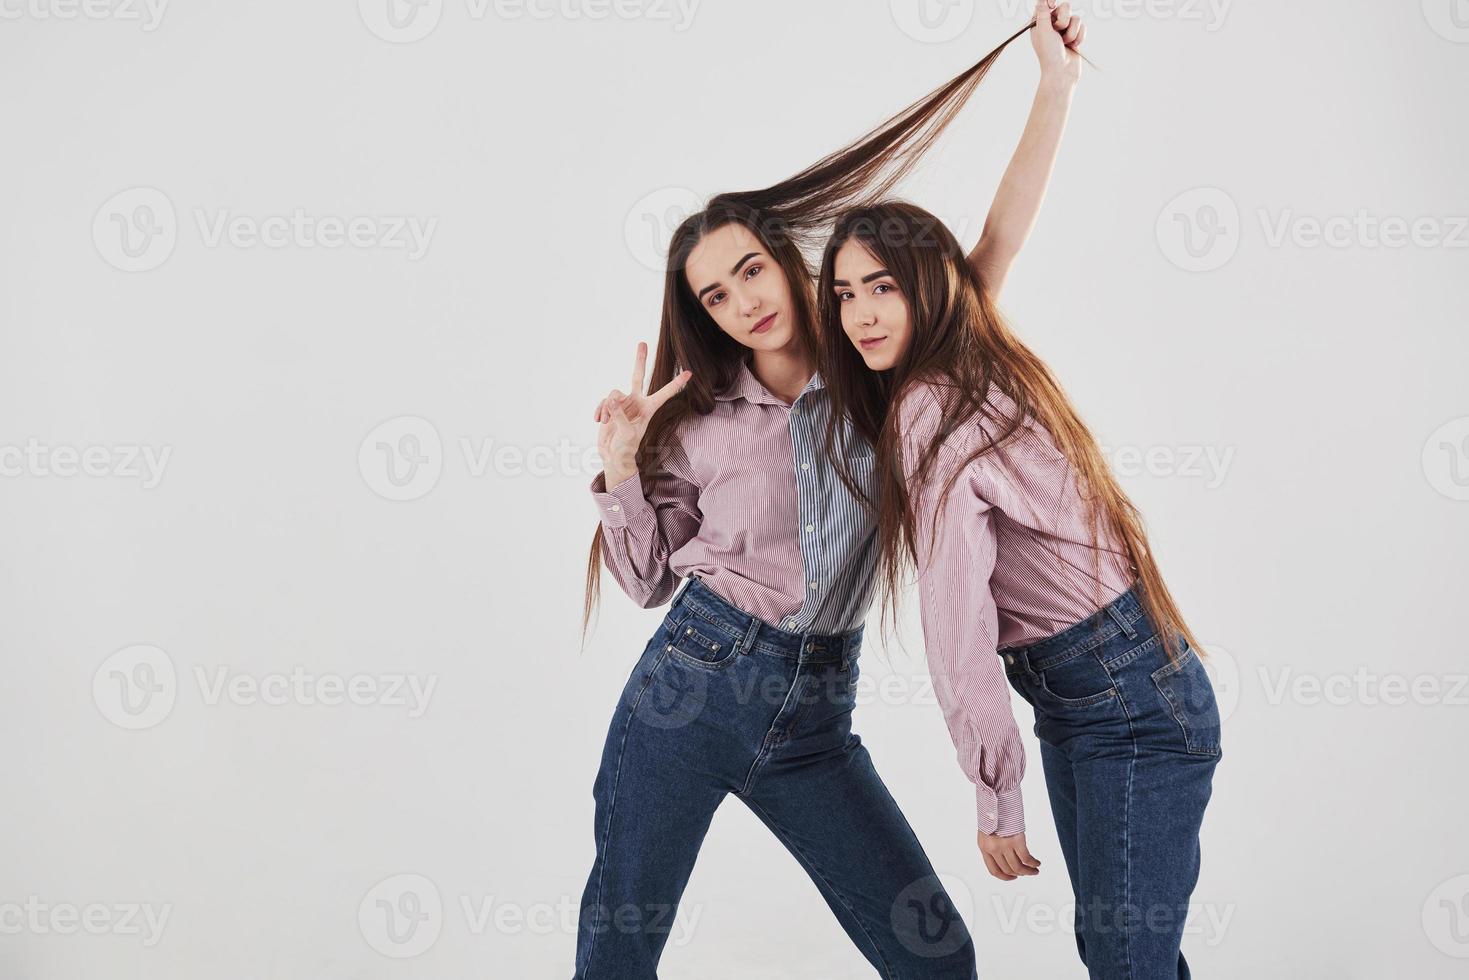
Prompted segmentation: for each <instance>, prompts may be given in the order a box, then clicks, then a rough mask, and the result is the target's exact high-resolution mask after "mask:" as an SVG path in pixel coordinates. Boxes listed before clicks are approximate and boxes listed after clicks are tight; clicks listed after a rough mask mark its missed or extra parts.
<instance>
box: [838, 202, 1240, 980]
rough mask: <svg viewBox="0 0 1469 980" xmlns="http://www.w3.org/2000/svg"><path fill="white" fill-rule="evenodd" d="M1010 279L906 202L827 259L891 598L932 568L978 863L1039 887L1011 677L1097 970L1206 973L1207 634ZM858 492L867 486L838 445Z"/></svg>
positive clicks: (1214, 738) (941, 658)
mask: <svg viewBox="0 0 1469 980" xmlns="http://www.w3.org/2000/svg"><path fill="white" fill-rule="evenodd" d="M1002 278H1003V272H1002V271H996V270H995V269H994V268H993V267H992V266H991V265H989V264H988V263H987V262H986V259H985V255H984V253H983V250H976V252H975V253H974V254H971V255H969V256H966V255H965V254H964V252H963V250H962V249H961V248H960V247H959V244H958V242H956V241H955V240H954V236H953V235H952V234H950V233H949V231H948V229H947V228H945V227H944V225H943V223H942V222H940V221H939V220H938V219H937V218H935V217H934V216H933V215H931V214H929V213H928V212H926V211H923V210H922V209H920V208H917V207H914V206H912V205H909V204H903V203H883V204H878V205H875V206H870V207H863V208H858V209H855V210H853V211H851V212H849V213H848V214H846V215H844V216H843V217H842V218H841V220H840V221H839V222H838V223H837V227H836V231H835V233H834V235H833V237H832V239H831V241H830V242H829V243H828V246H827V249H826V252H825V255H824V257H823V262H822V268H821V282H820V286H819V290H820V293H819V295H820V302H821V328H822V336H823V342H824V345H825V346H824V360H823V365H822V370H823V374H824V376H825V379H826V384H827V389H828V392H829V397H830V401H831V406H832V413H833V426H831V427H829V430H830V431H828V433H827V434H826V436H825V440H826V441H827V444H830V442H831V440H832V438H833V433H834V432H835V431H837V429H836V425H837V424H838V423H840V424H841V425H847V424H850V425H851V426H853V427H854V428H855V429H856V431H857V433H858V434H859V435H860V436H861V437H863V438H865V439H866V440H868V441H869V442H871V443H872V444H873V445H875V446H876V447H877V459H879V460H882V461H883V465H882V466H881V467H880V471H879V497H880V506H879V514H878V538H879V542H880V545H879V547H880V551H881V565H882V576H883V579H884V582H885V599H886V601H885V605H886V606H887V607H888V608H889V610H891V608H892V603H893V602H894V601H895V596H896V592H897V587H898V582H899V579H900V577H901V573H902V572H903V571H904V570H905V569H906V568H907V566H908V564H909V562H911V563H913V564H915V565H916V567H917V572H918V590H919V597H920V604H921V611H922V618H923V633H924V640H925V644H926V648H927V652H928V657H929V663H930V670H931V672H932V674H933V676H934V680H935V690H936V692H937V694H938V697H939V702H940V704H941V706H942V708H943V711H944V715H945V719H946V721H947V723H948V727H949V732H950V734H951V735H952V737H953V740H954V743H955V745H956V747H957V748H958V753H959V761H960V764H961V766H962V768H963V770H964V772H965V774H966V775H967V776H968V777H969V779H970V780H971V781H972V782H973V783H974V784H975V790H976V798H977V820H978V824H979V837H978V840H979V849H980V852H981V853H982V854H983V856H984V861H985V865H986V867H987V868H988V869H989V871H990V873H991V874H992V875H994V876H995V877H997V878H1001V879H1004V880H1014V879H1015V878H1016V877H1018V876H1021V875H1031V874H1035V873H1036V871H1037V869H1038V867H1039V862H1038V861H1036V860H1035V858H1034V857H1032V856H1031V854H1030V851H1029V850H1028V849H1027V847H1026V842H1025V821H1024V813H1023V808H1022V805H1021V796H1020V781H1021V776H1022V774H1023V772H1024V769H1025V752H1024V748H1023V746H1022V745H1021V742H1020V737H1019V733H1018V731H1017V730H1016V726H1015V721H1014V717H1013V715H1012V714H1011V712H1010V703H1009V698H1008V692H1007V690H1006V686H1005V682H1006V680H1007V679H1008V681H1009V684H1010V686H1012V687H1013V688H1014V689H1015V690H1016V691H1017V692H1018V693H1019V694H1020V696H1021V697H1023V698H1024V699H1025V700H1026V701H1028V702H1029V703H1030V704H1031V706H1032V707H1033V708H1034V711H1035V732H1036V735H1037V736H1038V737H1039V739H1040V742H1041V758H1042V761H1043V763H1044V767H1045V777H1046V787H1047V790H1048V791H1049V794H1050V799H1051V810H1052V813H1053V815H1054V817H1055V821H1056V830H1057V833H1058V835H1059V837H1060V842H1061V849H1062V853H1063V855H1064V857H1065V859H1066V867H1067V870H1068V871H1069V872H1070V876H1071V885H1072V888H1073V890H1074V892H1075V896H1076V938H1077V946H1078V949H1079V950H1080V953H1081V958H1082V961H1083V962H1084V963H1085V964H1086V966H1087V969H1088V970H1089V971H1090V974H1091V976H1092V977H1093V978H1097V980H1100V978H1108V980H1111V978H1148V980H1158V978H1163V977H1188V976H1189V971H1188V966H1187V963H1186V962H1185V960H1184V958H1183V955H1182V954H1181V953H1180V951H1179V941H1180V939H1181V937H1182V932H1183V927H1184V919H1185V916H1186V914H1187V911H1188V901H1189V895H1190V894H1191V893H1192V891H1193V887H1194V884H1195V883H1196V881H1197V878H1198V868H1199V827H1200V824H1201V822H1202V819H1203V815H1204V808H1205V806H1206V804H1207V803H1208V801H1209V796H1210V787H1211V783H1212V779H1213V773H1214V768H1215V765H1216V764H1217V762H1218V760H1219V757H1220V748H1219V713H1218V708H1217V706H1216V704H1215V700H1214V694H1213V690H1212V688H1211V687H1210V684H1209V679H1208V677H1207V675H1206V674H1205V672H1204V669H1203V667H1202V665H1201V664H1200V663H1199V659H1198V656H1197V654H1196V652H1195V649H1196V644H1195V642H1194V639H1193V636H1192V635H1191V634H1190V632H1189V630H1188V628H1187V627H1186V626H1185V625H1184V622H1183V619H1182V617H1181V615H1180V614H1179V611H1178V608H1177V606H1176V605H1175V604H1174V601H1173V598H1172V597H1171V596H1170V595H1169V592H1168V588H1167V586H1166V585H1165V584H1164V582H1163V579H1162V576H1161V575H1160V574H1159V571H1158V567H1157V564H1156V562H1155V561H1154V559H1153V557H1152V554H1151V552H1150V551H1149V549H1148V545H1147V540H1146V537H1145V536H1144V533H1143V527H1142V522H1141V520H1140V518H1139V516H1138V513H1137V511H1136V509H1135V508H1134V507H1133V505H1132V504H1131V503H1130V502H1129V501H1128V499H1127V497H1126V496H1125V495H1124V494H1123V492H1122V490H1121V488H1120V487H1119V486H1118V484H1117V482H1116V480H1115V479H1114V478H1113V476H1112V475H1111V473H1110V472H1109V470H1108V468H1107V465H1106V463H1105V461H1104V460H1103V458H1102V455H1101V452H1100V450H1099V449H1098V446H1097V443H1096V441H1095V440H1094V439H1093V438H1092V435H1091V434H1090V432H1088V430H1087V428H1086V426H1085V425H1083V424H1082V422H1081V419H1080V418H1079V417H1078V415H1077V413H1076V411H1075V409H1074V408H1072V406H1071V404H1070V402H1069V401H1068V400H1067V398H1066V396H1065V395H1064V394H1063V393H1062V391H1061V388H1060V386H1059V385H1058V384H1057V383H1056V381H1055V380H1054V379H1053V378H1052V376H1051V373H1050V372H1049V370H1048V369H1047V368H1046V366H1045V364H1043V363H1042V362H1041V361H1040V359H1039V358H1037V357H1036V356H1035V355H1034V354H1033V353H1031V351H1030V350H1028V349H1027V348H1026V347H1025V346H1024V345H1023V344H1022V343H1020V342H1019V341H1018V340H1017V339H1016V338H1015V337H1014V335H1013V334H1011V333H1010V331H1009V330H1008V329H1007V327H1006V326H1005V324H1004V322H1003V321H1002V320H1001V318H1000V316H999V314H998V313H997V312H996V309H995V306H994V292H995V291H996V290H997V289H998V284H999V282H1000V280H1001V279H1002ZM833 465H834V466H835V467H836V468H837V469H838V471H839V473H840V474H841V477H842V479H843V481H844V482H848V481H850V480H852V479H854V478H863V477H864V474H862V473H861V472H847V471H848V470H849V469H850V467H848V465H847V461H846V460H845V459H843V458H842V457H841V456H840V455H839V454H837V455H836V456H835V458H834V459H833Z"/></svg>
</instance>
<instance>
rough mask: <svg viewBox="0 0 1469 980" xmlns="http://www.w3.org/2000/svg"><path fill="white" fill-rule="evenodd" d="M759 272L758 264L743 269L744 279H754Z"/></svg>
mask: <svg viewBox="0 0 1469 980" xmlns="http://www.w3.org/2000/svg"><path fill="white" fill-rule="evenodd" d="M759 274H760V266H758V265H752V266H750V267H749V268H748V269H746V270H745V279H747V280H749V279H754V278H755V277H756V276H758V275H759Z"/></svg>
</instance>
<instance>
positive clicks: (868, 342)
mask: <svg viewBox="0 0 1469 980" xmlns="http://www.w3.org/2000/svg"><path fill="white" fill-rule="evenodd" d="M884 340H887V337H886V335H884V336H882V337H867V338H865V339H863V340H859V341H858V343H859V344H861V345H862V349H863V350H872V349H873V348H874V347H876V346H877V345H878V344H880V343H882V342H883V341H884Z"/></svg>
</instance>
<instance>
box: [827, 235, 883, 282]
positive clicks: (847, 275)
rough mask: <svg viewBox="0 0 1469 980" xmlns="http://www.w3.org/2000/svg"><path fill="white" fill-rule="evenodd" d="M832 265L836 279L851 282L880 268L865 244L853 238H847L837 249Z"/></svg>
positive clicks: (879, 264)
mask: <svg viewBox="0 0 1469 980" xmlns="http://www.w3.org/2000/svg"><path fill="white" fill-rule="evenodd" d="M832 266H833V271H834V272H835V273H836V277H837V278H838V279H845V280H847V281H848V282H852V281H854V280H856V279H861V278H862V277H863V276H865V275H867V274H868V273H869V272H874V271H876V270H877V269H879V268H881V263H880V262H878V260H877V258H876V257H875V256H874V255H873V254H872V253H871V252H869V251H868V250H867V246H866V245H864V244H863V243H862V242H859V241H857V239H855V238H849V239H847V240H846V241H845V242H843V243H842V247H841V248H839V249H837V254H836V259H835V260H834V261H833V263H832Z"/></svg>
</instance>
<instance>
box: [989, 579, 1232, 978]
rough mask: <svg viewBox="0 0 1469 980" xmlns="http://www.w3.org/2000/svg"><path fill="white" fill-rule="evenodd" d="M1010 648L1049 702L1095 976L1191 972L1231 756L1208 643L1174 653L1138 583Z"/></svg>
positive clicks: (1052, 762) (1044, 704) (1071, 860)
mask: <svg viewBox="0 0 1469 980" xmlns="http://www.w3.org/2000/svg"><path fill="white" fill-rule="evenodd" d="M1000 652H1001V655H1002V656H1003V657H1004V659H1005V670H1006V673H1007V675H1008V677H1009V679H1010V684H1011V686H1012V687H1014V688H1015V690H1016V691H1017V692H1018V693H1019V694H1020V696H1021V697H1023V698H1024V699H1025V700H1026V701H1028V702H1030V704H1031V706H1032V707H1033V708H1034V709H1035V733H1036V736H1037V737H1038V738H1039V739H1040V741H1041V760H1042V762H1043V764H1044V766H1045V774H1046V789H1047V791H1048V792H1049V794H1050V798H1051V811H1052V813H1053V814H1054V815H1055V820H1056V832H1057V834H1058V835H1059V836H1060V838H1061V852H1062V854H1063V855H1064V857H1065V858H1066V870H1067V871H1068V872H1069V873H1070V875H1071V888H1072V891H1073V892H1074V894H1075V896H1076V945H1077V949H1078V950H1079V951H1080V953H1081V959H1082V962H1083V963H1085V964H1086V967H1087V970H1088V971H1089V973H1090V975H1091V977H1092V980H1124V978H1125V980H1164V978H1168V980H1173V978H1187V977H1188V976H1189V970H1188V964H1187V962H1185V960H1184V958H1183V954H1182V953H1181V952H1180V951H1179V942H1180V940H1181V939H1182V938H1183V927H1184V920H1185V917H1186V916H1187V914H1188V903H1189V895H1190V894H1192V892H1193V890H1194V885H1195V883H1197V881H1198V877H1199V826H1200V824H1201V823H1202V822H1203V819H1204V807H1205V806H1206V805H1207V804H1208V802H1209V795H1210V789H1211V785H1212V782H1213V778H1214V767H1215V765H1216V764H1217V763H1218V761H1219V757H1220V749H1219V708H1218V705H1217V704H1216V702H1215V700H1214V689H1213V687H1212V685H1210V683H1209V677H1208V675H1207V674H1206V673H1205V672H1204V668H1203V666H1202V665H1201V664H1200V663H1199V659H1198V656H1197V654H1196V653H1195V652H1194V651H1193V650H1192V649H1191V648H1189V647H1188V646H1187V645H1186V644H1184V643H1183V642H1182V640H1180V643H1179V655H1178V659H1177V660H1176V661H1170V660H1169V658H1168V655H1167V653H1165V652H1164V649H1163V643H1162V638H1161V637H1160V636H1158V635H1157V633H1156V631H1155V630H1154V629H1153V626H1152V624H1151V623H1150V621H1149V620H1148V618H1147V616H1146V615H1145V614H1144V613H1143V609H1142V606H1141V604H1140V603H1139V601H1138V597H1137V595H1136V593H1135V591H1128V592H1125V593H1123V594H1122V595H1121V596H1119V597H1118V598H1117V599H1116V600H1115V601H1113V602H1112V603H1111V604H1110V605H1108V606H1107V607H1106V608H1104V609H1102V610H1101V611H1100V612H1098V613H1097V614H1096V615H1094V616H1092V617H1091V618H1089V619H1087V620H1085V621H1084V622H1081V623H1078V624H1077V625H1075V626H1073V627H1071V628H1069V629H1066V630H1063V631H1062V632H1060V633H1058V634H1056V635H1055V636H1053V637H1050V638H1048V639H1045V640H1041V641H1039V642H1037V643H1033V644H1030V645H1029V646H1025V647H1020V648H1015V649H1007V650H1001V651H1000Z"/></svg>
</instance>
